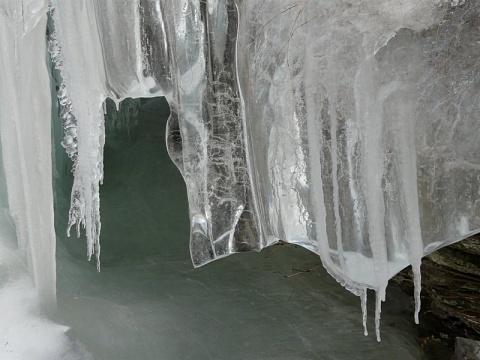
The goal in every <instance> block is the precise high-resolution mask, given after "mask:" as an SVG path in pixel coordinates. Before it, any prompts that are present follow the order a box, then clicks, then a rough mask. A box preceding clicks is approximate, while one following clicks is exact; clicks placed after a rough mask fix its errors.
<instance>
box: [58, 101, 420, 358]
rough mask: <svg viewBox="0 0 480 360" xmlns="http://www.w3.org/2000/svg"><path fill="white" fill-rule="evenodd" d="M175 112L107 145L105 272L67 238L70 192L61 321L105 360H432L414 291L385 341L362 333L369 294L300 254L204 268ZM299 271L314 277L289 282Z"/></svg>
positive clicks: (62, 249) (62, 243)
mask: <svg viewBox="0 0 480 360" xmlns="http://www.w3.org/2000/svg"><path fill="white" fill-rule="evenodd" d="M147 110H148V109H147ZM150 110H152V109H150ZM167 113H168V110H167V109H163V110H162V111H158V109H157V110H156V111H148V112H142V113H141V114H140V119H139V127H138V129H137V132H136V133H134V134H133V135H132V141H131V142H129V144H128V145H126V144H123V143H121V142H122V141H123V140H122V139H121V137H119V138H118V139H117V140H116V143H112V142H109V139H107V148H106V156H105V183H104V185H103V187H102V188H101V196H102V200H101V201H102V270H101V273H99V274H98V273H97V272H96V268H95V264H94V262H93V261H92V262H91V263H88V262H87V261H86V260H85V245H84V241H82V240H78V239H75V238H66V236H63V234H65V224H66V221H67V220H66V214H67V213H68V211H67V209H68V202H67V200H68V194H69V191H68V190H69V184H64V187H65V194H67V195H66V196H65V198H64V199H62V198H61V197H59V198H58V202H57V207H56V228H57V229H56V230H57V236H59V237H60V238H59V239H58V241H57V243H58V245H57V252H58V253H57V260H58V263H57V272H58V274H57V275H58V285H57V290H58V306H59V317H58V319H57V320H58V321H59V322H61V323H62V324H65V325H67V326H69V327H71V331H70V334H71V337H72V339H73V340H77V341H80V342H81V343H83V344H84V345H85V347H86V348H87V349H88V351H89V352H91V353H92V354H93V356H94V357H95V358H96V359H97V360H112V359H115V360H122V359H125V360H127V359H128V360H131V359H142V360H150V359H152V360H153V359H155V360H158V359H258V360H268V359H275V360H279V359H379V360H380V359H382V360H383V359H420V358H421V354H422V351H421V349H420V348H419V346H418V345H417V342H416V337H415V333H416V331H415V328H414V327H413V325H411V321H412V320H411V319H412V314H411V313H409V312H406V311H405V309H406V307H407V304H408V301H409V300H408V299H407V298H406V296H405V295H404V294H403V293H401V292H400V291H399V290H398V289H397V288H396V287H394V286H390V287H389V289H388V292H387V295H388V296H387V301H386V303H385V305H384V311H383V318H382V335H383V336H382V342H381V343H377V341H376V339H375V336H374V334H373V333H374V329H373V326H374V321H373V319H369V325H370V329H369V330H370V332H371V333H372V334H371V335H370V336H368V337H364V336H363V335H362V332H363V330H362V315H361V309H360V301H359V299H358V297H356V296H354V295H352V294H350V293H349V292H347V291H345V289H344V288H343V287H341V286H340V285H339V284H338V283H336V282H335V281H334V280H333V279H332V278H331V277H330V276H329V275H328V274H327V273H326V272H325V271H324V270H323V268H322V267H321V264H320V260H319V258H318V256H317V255H315V254H313V253H311V252H309V251H307V250H305V249H302V248H300V247H295V246H293V245H283V246H279V245H277V246H273V247H270V248H267V249H265V250H264V251H262V252H261V253H246V254H238V255H233V256H230V257H228V258H226V259H224V260H222V261H219V262H213V263H211V264H208V265H206V266H204V267H201V268H198V269H194V268H193V266H192V263H191V259H190V256H189V249H188V242H189V234H188V231H189V223H188V207H187V199H186V191H185V185H184V182H183V180H182V178H181V176H180V173H179V172H178V170H177V169H176V168H175V167H174V165H173V164H172V163H171V161H170V159H169V158H168V155H167V152H166V149H165V143H164V127H165V121H166V119H165V118H164V117H165V115H166V114H167ZM162 117H163V118H162ZM118 142H120V143H118ZM145 154H148V155H145ZM293 269H297V270H308V269H313V270H311V271H309V272H305V273H300V274H298V275H295V276H292V277H286V276H285V275H290V274H294V273H296V272H297V271H295V270H293ZM388 297H390V299H388ZM370 304H374V301H370ZM373 311H374V310H373V308H369V313H370V314H372V315H373Z"/></svg>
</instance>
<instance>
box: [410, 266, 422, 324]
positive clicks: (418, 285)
mask: <svg viewBox="0 0 480 360" xmlns="http://www.w3.org/2000/svg"><path fill="white" fill-rule="evenodd" d="M412 271H413V285H414V287H415V289H414V292H413V293H414V297H415V315H414V317H415V324H418V323H419V322H420V321H419V319H418V314H419V313H420V307H421V299H420V293H421V291H422V273H421V272H420V265H412Z"/></svg>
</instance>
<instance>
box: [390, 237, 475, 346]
mask: <svg viewBox="0 0 480 360" xmlns="http://www.w3.org/2000/svg"><path fill="white" fill-rule="evenodd" d="M395 280H396V281H398V282H399V283H400V284H401V285H402V287H403V289H404V290H405V291H407V292H412V291H413V290H412V285H411V284H412V275H411V271H410V270H409V269H405V270H404V271H402V272H400V273H399V274H398V275H397V276H396V277H395ZM421 317H422V320H421V325H422V329H421V330H420V333H421V335H420V336H421V337H425V338H426V337H431V338H437V339H444V340H447V341H448V342H449V345H450V346H451V347H453V343H454V342H455V338H456V337H457V336H459V337H467V338H471V339H474V340H480V235H475V236H472V237H470V238H468V239H465V240H463V241H461V242H459V243H456V244H453V245H450V246H448V247H445V248H443V249H440V250H438V251H436V252H434V253H432V254H430V255H429V256H427V257H426V258H424V259H423V262H422V314H421Z"/></svg>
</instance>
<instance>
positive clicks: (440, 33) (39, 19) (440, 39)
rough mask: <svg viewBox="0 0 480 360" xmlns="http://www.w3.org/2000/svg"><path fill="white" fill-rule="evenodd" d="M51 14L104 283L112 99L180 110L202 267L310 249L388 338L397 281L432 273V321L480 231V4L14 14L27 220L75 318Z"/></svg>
mask: <svg viewBox="0 0 480 360" xmlns="http://www.w3.org/2000/svg"><path fill="white" fill-rule="evenodd" d="M48 11H49V14H50V16H51V18H52V19H53V21H52V24H51V26H49V29H52V30H53V33H51V34H50V40H49V43H48V51H49V53H50V54H51V58H52V59H53V61H54V63H55V66H56V68H57V70H58V72H59V76H58V79H57V80H58V84H57V86H58V94H57V95H58V99H59V104H60V111H61V117H62V121H63V129H64V139H63V142H62V146H63V147H65V150H66V153H67V154H68V157H70V158H71V159H72V160H73V170H72V171H73V174H74V182H73V188H72V191H71V205H70V212H69V220H68V224H65V225H66V226H68V231H70V228H71V227H74V228H75V229H76V232H77V233H78V234H79V233H80V232H81V231H82V228H83V229H84V231H85V233H86V237H87V255H88V258H90V257H91V256H92V255H94V256H96V261H97V266H98V268H99V269H100V237H101V221H100V199H101V186H100V185H101V184H102V182H103V175H104V174H103V147H104V143H105V127H106V125H105V121H104V114H105V111H106V107H107V105H106V100H107V99H111V100H113V102H114V103H115V104H117V106H118V105H119V104H120V102H121V101H122V100H124V99H126V98H149V97H158V96H164V97H166V99H167V101H168V103H169V106H170V110H171V113H170V117H169V120H168V124H167V133H166V144H167V148H168V151H169V155H170V157H171V159H172V160H173V162H174V163H175V165H176V166H177V167H178V169H179V170H180V172H181V174H182V176H183V178H184V180H185V183H186V187H187V192H188V203H189V216H190V251H191V259H192V261H193V264H194V266H196V267H198V266H201V265H204V264H206V263H208V262H211V261H213V260H216V259H219V258H222V257H225V256H227V255H230V254H233V253H237V252H246V251H251V250H255V251H259V250H261V249H262V248H264V247H267V246H269V245H272V244H275V243H277V242H278V241H279V240H282V241H285V242H288V243H291V244H297V245H300V246H302V247H305V248H307V249H309V250H310V251H312V252H314V253H316V254H318V255H319V257H320V259H321V261H322V264H323V266H324V267H325V268H326V269H327V271H328V272H329V273H330V274H331V275H332V276H333V277H334V278H335V279H336V280H337V281H338V282H340V283H341V284H342V285H343V286H345V288H346V289H348V290H349V291H351V292H352V293H354V294H356V295H358V296H359V297H360V298H361V303H362V308H363V311H364V319H366V314H365V312H366V304H365V303H366V293H367V289H373V290H375V291H376V293H377V305H376V329H377V338H378V339H380V334H379V324H380V305H381V302H382V301H384V300H385V290H386V286H387V283H388V281H389V279H390V278H391V277H392V276H394V275H395V274H396V273H397V272H399V271H400V270H401V269H403V268H405V267H406V266H408V265H412V268H413V272H414V274H415V287H416V290H415V293H416V311H415V313H416V314H415V317H416V320H417V321H418V311H419V309H420V264H421V258H422V257H423V256H424V255H426V254H428V253H430V252H433V251H435V250H437V249H439V248H441V247H443V246H445V245H448V244H451V243H453V242H456V241H459V240H462V239H464V238H466V237H467V236H469V235H472V234H474V233H476V232H478V231H479V226H480V190H479V188H478V184H479V183H480V162H479V160H478V159H479V156H480V142H479V141H478V139H477V135H476V132H477V130H476V127H477V123H478V110H479V109H478V106H479V105H478V104H479V103H480V101H479V95H480V92H479V91H478V90H479V85H480V82H479V81H478V79H477V77H476V76H477V75H478V71H479V70H480V65H479V60H478V59H480V46H479V45H478V41H477V37H476V36H474V35H475V34H477V33H478V30H474V29H477V28H478V26H479V25H480V20H479V16H478V15H479V9H478V6H476V5H475V2H474V1H466V2H465V1H464V2H458V1H455V2H454V1H452V2H450V1H445V0H405V1H402V2H399V1H396V0H349V1H338V0H321V1H309V0H305V1H297V0H275V1H268V0H264V1H258V0H235V1H232V0H207V1H200V0H178V1H165V0H134V1H124V2H120V1H113V0H112V1H109V0H105V1H88V2H87V1H84V0H69V1H65V0H52V1H51V3H50V2H49V1H47V0H21V1H20V0H0V26H1V28H2V31H1V34H0V39H1V40H0V41H1V45H2V49H4V52H3V54H2V56H1V57H2V66H1V67H0V73H1V79H2V85H1V86H0V95H1V97H0V99H1V104H0V134H1V147H2V156H3V166H4V172H5V181H6V191H7V194H8V209H9V211H10V214H11V216H12V218H13V219H14V222H15V226H16V230H17V237H18V242H19V247H20V249H21V250H22V251H24V255H25V259H27V260H26V261H27V262H28V268H29V270H30V273H31V274H32V276H33V279H34V283H35V286H36V288H37V290H38V292H39V294H40V299H42V301H43V303H44V305H45V306H49V305H50V306H52V305H54V304H55V231H54V228H53V193H52V158H51V147H52V144H51V126H50V119H51V102H52V99H51V91H50V89H51V84H50V80H49V77H48V76H49V75H48V70H47V63H48V60H47V55H46V48H47V46H46V43H45V41H44V39H45V31H46V27H47V26H46V24H47V15H48V14H47V12H48ZM52 81H53V80H52ZM53 86H55V85H53ZM53 101H54V102H55V101H57V100H56V99H55V98H54V99H53ZM132 109H135V106H134V105H132ZM124 111H126V112H128V111H129V110H128V109H126V110H124ZM132 111H134V110H132ZM117 121H118V123H116V125H115V126H120V127H126V128H129V126H130V123H129V121H130V120H129V117H128V116H127V117H125V118H122V119H117ZM107 130H108V129H107ZM54 146H56V147H58V146H59V144H54ZM159 186H161V185H160V184H159ZM2 205H3V206H4V207H7V204H2ZM339 321H340V319H339ZM365 321H366V320H365ZM364 325H365V324H364ZM365 326H366V325H365ZM365 331H366V327H365Z"/></svg>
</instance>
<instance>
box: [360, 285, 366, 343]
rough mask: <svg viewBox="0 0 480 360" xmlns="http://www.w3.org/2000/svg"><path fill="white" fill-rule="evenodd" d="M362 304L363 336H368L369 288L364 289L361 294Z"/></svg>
mask: <svg viewBox="0 0 480 360" xmlns="http://www.w3.org/2000/svg"><path fill="white" fill-rule="evenodd" d="M360 302H361V305H362V322H363V334H364V335H365V336H368V330H367V288H363V291H362V293H361V294H360Z"/></svg>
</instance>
